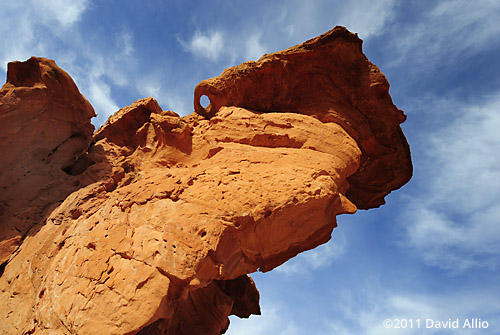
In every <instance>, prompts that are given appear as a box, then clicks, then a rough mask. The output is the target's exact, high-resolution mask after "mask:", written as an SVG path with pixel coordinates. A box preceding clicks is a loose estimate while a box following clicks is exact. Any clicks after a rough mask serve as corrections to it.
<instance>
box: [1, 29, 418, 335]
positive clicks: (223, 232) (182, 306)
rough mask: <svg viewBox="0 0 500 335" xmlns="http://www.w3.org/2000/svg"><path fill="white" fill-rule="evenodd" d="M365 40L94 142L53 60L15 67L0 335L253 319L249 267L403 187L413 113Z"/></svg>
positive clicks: (324, 42) (340, 42)
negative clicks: (407, 123) (405, 127)
mask: <svg viewBox="0 0 500 335" xmlns="http://www.w3.org/2000/svg"><path fill="white" fill-rule="evenodd" d="M361 43H362V42H361V40H359V39H358V38H357V36H356V35H353V34H351V33H349V32H348V31H347V30H346V29H345V28H342V27H337V28H335V29H333V30H331V31H330V32H328V33H326V34H324V35H322V36H319V37H317V38H315V39H313V40H310V41H307V42H305V43H304V44H301V45H299V46H296V47H292V48H290V49H288V50H285V51H282V52H278V53H275V54H271V55H265V56H263V57H262V58H261V59H260V60H259V61H258V62H248V63H244V64H242V65H240V66H237V67H235V68H231V69H228V70H226V71H224V72H223V73H222V74H221V76H219V77H217V78H213V79H209V80H206V81H203V82H202V83H200V84H199V85H198V86H197V88H196V90H195V111H196V112H197V113H193V114H191V115H189V116H186V117H179V116H178V115H177V114H176V113H174V112H171V111H162V110H161V108H160V107H159V106H158V104H157V103H156V101H155V100H154V99H152V98H148V99H143V100H139V101H137V102H135V103H134V104H132V105H131V106H129V107H126V108H123V109H121V110H119V111H118V112H117V113H115V115H113V116H111V117H110V118H109V119H108V121H107V122H106V124H105V125H104V126H102V127H101V128H100V129H99V130H97V131H96V132H95V133H94V134H92V132H93V126H92V125H91V124H90V118H91V117H93V116H94V112H93V109H92V107H91V106H90V104H89V103H88V102H87V101H86V100H85V98H84V97H83V96H81V94H80V93H79V92H78V89H77V88H76V86H75V85H74V83H73V82H72V80H71V78H70V77H69V76H68V75H67V74H66V73H65V72H64V71H63V70H61V69H60V68H59V67H57V65H56V64H55V63H54V62H53V61H50V60H46V59H43V58H31V59H30V60H28V61H26V62H22V63H21V62H15V63H11V64H9V69H8V76H7V83H6V84H5V85H4V86H3V88H2V90H1V91H0V157H2V158H1V159H2V161H1V162H2V169H1V175H0V187H1V193H0V262H1V264H2V266H1V269H0V273H1V277H0V320H1V322H0V332H1V333H2V334H45V333H56V334H137V333H138V334H186V335H187V334H220V333H223V332H224V331H225V329H227V327H228V324H229V321H228V316H229V315H230V314H234V315H237V316H240V317H248V316H249V315H250V314H259V313H260V309H259V303H258V300H259V294H258V291H257V289H256V288H255V286H254V284H253V282H252V280H251V279H250V277H248V276H247V274H249V273H252V272H254V271H257V270H260V271H269V270H272V269H273V268H275V267H276V266H278V265H280V264H282V263H283V262H285V261H286V260H288V259H290V258H291V257H294V256H295V255H297V254H298V253H300V252H302V251H304V250H308V249H311V248H314V247H316V246H318V245H320V244H322V243H325V242H327V241H328V240H329V239H330V236H331V232H332V230H333V229H334V228H335V226H336V215H339V214H343V213H354V212H355V211H356V208H372V207H376V206H379V205H381V204H382V203H383V198H384V196H385V195H387V194H388V193H389V192H391V191H392V190H394V189H396V188H398V187H400V186H402V185H403V184H404V183H406V182H407V181H408V180H409V178H410V177H411V161H410V153H409V149H408V145H407V143H406V140H405V138H404V136H403V134H402V132H401V129H400V127H399V124H400V123H401V122H403V121H404V119H405V116H404V114H403V113H402V112H401V111H400V110H398V109H397V108H396V107H395V106H394V105H393V104H392V102H391V98H390V96H389V93H388V83H387V80H386V79H385V77H384V76H383V74H382V73H381V72H380V71H379V70H378V68H377V67H376V66H375V65H373V64H371V63H370V62H369V61H368V60H367V59H366V57H365V56H364V55H363V54H362V51H361ZM201 95H207V96H208V97H209V98H210V101H211V104H210V106H209V107H208V108H207V109H204V108H202V107H201V105H200V104H199V99H200V97H201ZM19 134H23V135H22V137H21V136H20V135H19Z"/></svg>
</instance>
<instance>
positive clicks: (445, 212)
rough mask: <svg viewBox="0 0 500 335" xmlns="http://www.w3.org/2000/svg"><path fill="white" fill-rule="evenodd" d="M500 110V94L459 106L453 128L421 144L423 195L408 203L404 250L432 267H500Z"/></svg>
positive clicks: (443, 129) (455, 110) (403, 215)
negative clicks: (473, 103) (474, 103)
mask: <svg viewBox="0 0 500 335" xmlns="http://www.w3.org/2000/svg"><path fill="white" fill-rule="evenodd" d="M499 105H500V94H498V95H496V96H493V97H490V98H489V99H488V100H487V101H485V102H483V103H482V104H478V105H463V106H461V107H457V106H455V108H454V109H453V115H454V119H452V121H451V123H450V124H449V125H448V126H444V127H443V128H442V129H440V130H439V132H436V133H433V134H428V133H427V134H425V136H423V141H424V142H423V143H419V144H418V145H419V148H420V149H422V150H425V152H426V154H425V156H423V157H421V158H420V160H419V161H416V162H415V165H416V166H417V169H418V168H420V169H421V170H422V172H418V171H417V177H420V178H421V179H420V184H421V185H420V186H421V189H422V191H423V194H422V195H416V196H413V197H411V198H410V199H408V204H409V205H408V206H407V208H406V209H405V211H404V212H403V214H402V216H401V223H402V224H403V225H404V226H405V228H404V229H405V231H406V239H405V242H404V245H403V247H407V246H409V247H410V248H411V249H412V250H414V251H415V253H416V255H417V256H418V257H421V258H422V260H423V261H424V262H425V263H427V264H429V265H432V266H437V267H440V268H443V269H448V270H453V271H463V270H465V269H467V268H470V267H497V266H498V265H499V264H500V263H499V261H498V259H497V258H498V257H497V255H498V253H499V252H500V226H499V225H498V217H500V204H499V203H498V199H500V156H499V155H498V148H499V147H500V137H499V136H498V129H500V114H499V113H498V106H499ZM425 138H426V139H425ZM426 170H428V171H432V173H427V172H426Z"/></svg>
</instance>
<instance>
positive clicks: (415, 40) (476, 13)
mask: <svg viewBox="0 0 500 335" xmlns="http://www.w3.org/2000/svg"><path fill="white" fill-rule="evenodd" d="M412 14H415V15H416V16H418V23H415V22H405V21H398V22H397V24H395V25H393V26H392V27H391V29H392V31H391V32H390V37H388V38H387V40H388V41H389V43H390V46H391V50H393V53H394V54H393V60H392V62H393V63H394V64H400V63H403V62H404V63H406V64H408V68H409V70H411V68H412V67H415V66H418V67H417V68H416V69H418V71H423V70H428V69H433V68H434V67H435V66H436V65H437V64H440V65H441V66H443V65H446V63H448V64H454V63H453V61H454V60H456V59H457V58H463V57H465V56H471V55H474V54H476V53H478V52H481V51H482V50H484V49H485V48H486V49H487V48H490V47H493V46H495V45H497V46H498V43H500V42H499V41H498V38H497V36H498V35H499V33H500V25H498V24H497V21H498V17H500V3H499V2H498V1H489V0H479V1H468V0H448V1H440V2H426V3H425V5H424V4H422V6H421V7H419V8H418V11H417V12H415V13H412Z"/></svg>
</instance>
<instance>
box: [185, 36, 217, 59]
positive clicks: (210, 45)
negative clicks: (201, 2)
mask: <svg viewBox="0 0 500 335" xmlns="http://www.w3.org/2000/svg"><path fill="white" fill-rule="evenodd" d="M181 44H182V45H183V46H184V47H185V48H186V49H187V50H188V51H189V52H191V53H192V54H193V55H195V56H197V57H202V58H208V59H210V60H211V61H216V60H217V59H218V58H219V57H220V55H221V53H222V52H223V48H224V39H223V37H222V33H221V32H220V31H213V32H210V33H206V34H204V33H202V32H200V31H199V30H197V31H196V32H195V33H194V35H193V37H192V38H191V41H190V42H189V43H185V42H182V41H181Z"/></svg>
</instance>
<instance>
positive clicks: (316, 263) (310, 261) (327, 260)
mask: <svg viewBox="0 0 500 335" xmlns="http://www.w3.org/2000/svg"><path fill="white" fill-rule="evenodd" d="M333 236H334V237H333V238H332V239H331V240H330V241H329V242H328V243H326V244H323V245H321V246H319V247H317V248H315V249H313V250H309V251H305V252H303V253H300V254H298V255H297V256H296V257H295V258H292V259H291V260H289V261H288V262H286V263H285V264H283V265H281V266H279V267H278V268H276V270H275V271H276V272H281V273H283V274H285V275H294V276H297V275H308V274H309V273H310V271H311V270H315V269H318V268H321V267H325V266H329V265H331V264H332V263H333V262H334V261H335V260H336V259H339V258H340V257H342V255H343V254H344V253H345V250H346V245H347V241H346V238H345V236H344V235H342V234H340V233H339V234H337V233H336V232H334V234H333Z"/></svg>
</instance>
